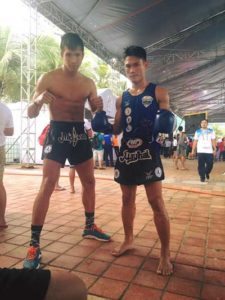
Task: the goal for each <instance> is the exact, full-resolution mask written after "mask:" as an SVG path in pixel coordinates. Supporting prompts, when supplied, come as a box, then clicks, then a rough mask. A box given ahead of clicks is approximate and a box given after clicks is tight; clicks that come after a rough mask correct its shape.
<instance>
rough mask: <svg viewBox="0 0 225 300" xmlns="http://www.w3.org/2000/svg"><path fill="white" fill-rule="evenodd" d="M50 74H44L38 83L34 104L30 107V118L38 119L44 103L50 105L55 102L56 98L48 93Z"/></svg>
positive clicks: (28, 111) (28, 112)
mask: <svg viewBox="0 0 225 300" xmlns="http://www.w3.org/2000/svg"><path fill="white" fill-rule="evenodd" d="M48 80H49V79H48V74H44V75H42V76H41V77H40V79H39V80H38V82H37V85H36V89H35V93H34V96H33V103H32V104H30V105H29V107H28V110H27V114H28V117H29V118H36V117H37V116H38V115H39V112H40V110H41V108H42V106H43V104H44V103H46V104H49V103H51V102H52V101H54V100H55V96H54V95H53V94H51V93H49V92H48Z"/></svg>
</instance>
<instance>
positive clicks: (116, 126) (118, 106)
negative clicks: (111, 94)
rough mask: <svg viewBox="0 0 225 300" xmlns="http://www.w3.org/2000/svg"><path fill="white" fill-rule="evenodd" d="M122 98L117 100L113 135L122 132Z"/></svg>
mask: <svg viewBox="0 0 225 300" xmlns="http://www.w3.org/2000/svg"><path fill="white" fill-rule="evenodd" d="M121 104H122V97H119V98H118V99H117V100H116V115H115V121H114V124H113V133H114V134H120V133H121V132H122V124H121V117H122V109H121Z"/></svg>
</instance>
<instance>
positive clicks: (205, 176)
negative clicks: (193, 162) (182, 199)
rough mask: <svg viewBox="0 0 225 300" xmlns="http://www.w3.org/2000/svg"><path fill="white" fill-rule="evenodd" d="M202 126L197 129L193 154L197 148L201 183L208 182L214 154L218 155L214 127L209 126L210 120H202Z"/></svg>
mask: <svg viewBox="0 0 225 300" xmlns="http://www.w3.org/2000/svg"><path fill="white" fill-rule="evenodd" d="M200 125H201V128H199V129H198V130H196V132H195V136H194V142H193V146H192V152H191V153H192V156H194V154H195V150H196V148H197V154H198V173H199V176H200V181H201V183H203V184H205V183H207V182H206V180H207V181H208V180H209V175H210V173H211V171H212V169H213V156H215V155H216V138H215V132H214V131H213V129H211V128H208V120H202V121H201V124H200Z"/></svg>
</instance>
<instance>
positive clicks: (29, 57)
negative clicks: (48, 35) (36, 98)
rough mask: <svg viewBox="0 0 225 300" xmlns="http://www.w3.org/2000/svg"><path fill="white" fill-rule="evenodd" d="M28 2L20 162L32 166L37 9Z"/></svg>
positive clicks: (34, 154) (22, 77)
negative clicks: (30, 109)
mask: <svg viewBox="0 0 225 300" xmlns="http://www.w3.org/2000/svg"><path fill="white" fill-rule="evenodd" d="M30 2H31V1H29V3H27V6H28V10H29V15H28V20H27V23H28V26H27V31H26V33H24V36H23V38H22V39H21V89H20V99H21V137H20V145H21V146H20V163H21V166H22V167H32V166H33V164H34V163H35V158H36V119H30V118H28V116H27V108H28V106H29V104H30V100H31V97H32V95H33V91H34V86H35V84H36V37H37V9H35V8H34V7H32V6H31V3H30Z"/></svg>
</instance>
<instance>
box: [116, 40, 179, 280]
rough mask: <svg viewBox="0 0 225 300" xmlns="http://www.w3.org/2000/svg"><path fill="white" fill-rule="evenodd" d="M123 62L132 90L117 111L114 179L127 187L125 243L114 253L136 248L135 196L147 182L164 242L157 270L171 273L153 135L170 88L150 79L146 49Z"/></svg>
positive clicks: (129, 52) (132, 48) (166, 106)
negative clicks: (167, 88) (134, 236)
mask: <svg viewBox="0 0 225 300" xmlns="http://www.w3.org/2000/svg"><path fill="white" fill-rule="evenodd" d="M124 66H125V72H126V75H127V77H128V78H129V79H130V80H131V82H132V88H130V89H129V90H128V91H125V92H124V93H123V96H122V97H120V98H118V99H117V112H116V116H115V123H114V126H113V133H114V134H120V133H121V132H122V133H123V138H122V141H121V147H120V152H119V156H118V158H117V162H116V166H115V174H114V179H115V181H116V182H118V183H119V184H120V187H121V190H122V202H123V205H122V221H123V226H124V232H125V239H124V242H123V243H122V244H121V245H120V247H119V248H117V249H114V250H113V252H112V255H114V256H120V255H122V254H124V253H125V252H126V251H128V250H130V249H132V248H133V227H134V217H135V198H136V190H137V186H138V185H144V187H145V190H146V195H147V198H148V202H149V204H150V205H151V207H152V210H153V213H154V221H155V225H156V228H157V232H158V234H159V238H160V242H161V256H160V262H159V266H158V268H157V273H158V274H162V275H170V274H171V273H172V272H173V267H172V264H171V262H170V249H169V243H170V223H169V218H168V214H167V211H166V208H165V205H164V201H163V198H162V184H161V181H162V180H163V179H164V172H163V166H162V163H161V159H160V153H159V152H160V151H159V150H160V149H159V148H160V147H159V144H158V143H157V142H156V141H155V137H154V134H153V127H154V121H155V118H156V113H157V110H158V109H164V110H169V95H168V92H167V90H166V89H164V88H162V87H159V86H156V85H155V84H152V83H149V82H148V81H147V80H146V74H145V73H146V70H147V66H148V63H147V60H146V51H145V50H144V49H143V48H141V47H139V46H130V47H128V48H127V49H126V50H125V53H124Z"/></svg>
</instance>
